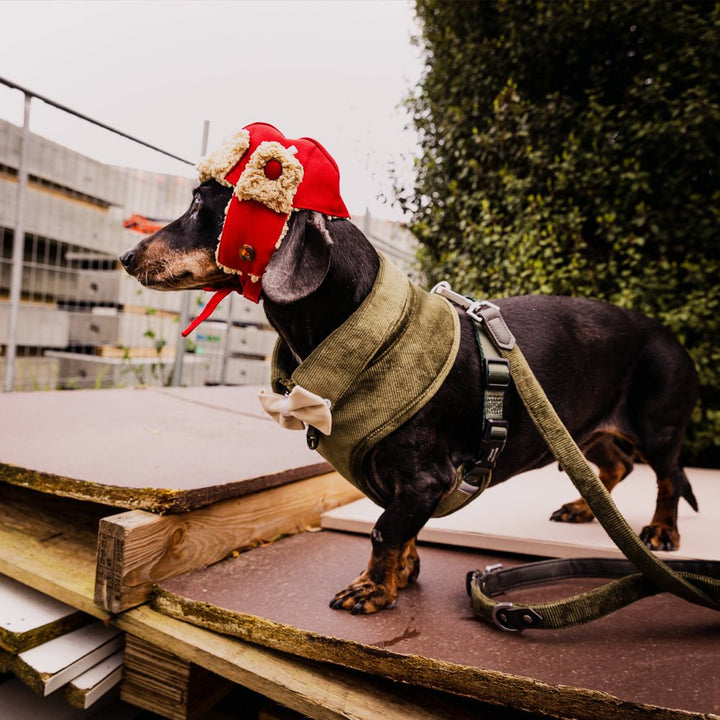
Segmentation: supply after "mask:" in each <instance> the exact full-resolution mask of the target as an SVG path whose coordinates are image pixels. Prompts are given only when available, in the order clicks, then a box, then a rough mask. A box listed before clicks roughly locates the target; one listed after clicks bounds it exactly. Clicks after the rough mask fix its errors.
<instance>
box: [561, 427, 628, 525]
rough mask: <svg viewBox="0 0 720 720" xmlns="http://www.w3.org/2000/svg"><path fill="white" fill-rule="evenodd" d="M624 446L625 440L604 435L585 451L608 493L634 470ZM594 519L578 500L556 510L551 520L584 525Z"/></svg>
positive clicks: (586, 506)
mask: <svg viewBox="0 0 720 720" xmlns="http://www.w3.org/2000/svg"><path fill="white" fill-rule="evenodd" d="M623 445H625V442H624V441H623V440H619V439H617V438H615V437H614V436H612V435H610V434H608V433H603V434H602V435H600V436H599V437H598V438H597V440H596V441H595V442H594V443H593V444H592V445H591V446H590V447H589V448H588V449H587V450H585V457H586V458H587V459H588V460H589V461H590V462H592V463H595V465H597V467H598V474H599V477H600V480H601V481H602V483H603V485H605V487H606V488H607V490H608V492H611V491H612V489H613V488H614V487H615V486H616V485H617V484H618V483H619V482H620V481H621V480H623V479H624V478H626V477H627V476H628V475H629V474H630V473H631V472H632V469H633V461H632V457H631V456H630V454H629V453H628V452H626V451H625V449H624V448H623V447H622V446H623ZM628 450H631V449H630V448H628ZM594 517H595V515H594V514H593V511H592V510H591V509H590V508H589V507H588V504H587V503H586V502H585V500H584V499H583V498H578V499H577V500H574V501H573V502H569V503H565V504H564V505H563V506H562V507H560V508H558V509H557V510H555V512H553V514H552V515H551V516H550V519H551V520H555V521H556V522H572V523H583V522H590V521H591V520H592V519H593V518H594Z"/></svg>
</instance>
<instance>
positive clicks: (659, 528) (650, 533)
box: [640, 524, 680, 552]
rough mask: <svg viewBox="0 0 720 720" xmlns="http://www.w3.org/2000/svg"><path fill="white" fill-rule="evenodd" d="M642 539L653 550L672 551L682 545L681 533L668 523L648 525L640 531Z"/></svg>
mask: <svg viewBox="0 0 720 720" xmlns="http://www.w3.org/2000/svg"><path fill="white" fill-rule="evenodd" d="M640 539H641V540H642V541H643V542H644V543H645V545H647V547H649V548H650V549H651V550H666V551H670V552H671V551H673V550H677V549H678V548H679V547H680V533H679V532H678V531H677V528H672V527H669V526H667V525H652V524H651V525H646V526H645V527H644V528H643V529H642V530H641V531H640Z"/></svg>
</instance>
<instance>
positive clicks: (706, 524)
mask: <svg viewBox="0 0 720 720" xmlns="http://www.w3.org/2000/svg"><path fill="white" fill-rule="evenodd" d="M686 472H687V475H688V478H689V479H690V483H691V485H692V487H693V490H694V492H695V497H696V498H697V500H698V504H699V506H700V512H699V513H695V512H694V511H693V510H692V508H691V507H690V506H689V505H688V504H687V503H686V502H685V501H684V500H681V501H680V507H679V511H678V527H679V529H680V535H681V545H680V550H678V551H676V552H658V553H657V554H658V556H660V557H663V558H666V559H671V558H677V559H681V558H701V559H704V560H720V471H718V470H705V469H698V468H690V469H686ZM655 496H656V485H655V475H654V473H653V472H652V470H651V469H650V468H649V467H647V466H646V465H636V466H635V469H634V470H633V472H632V474H631V475H629V476H628V477H627V478H626V479H625V480H623V481H622V482H621V483H620V484H619V485H618V486H617V487H616V488H615V489H614V490H613V492H612V497H613V499H614V500H615V504H616V505H617V506H618V509H619V510H620V512H621V513H622V514H623V515H624V517H625V519H626V520H627V521H628V523H629V524H630V526H631V527H632V528H633V529H634V530H635V531H636V532H640V530H641V529H642V528H643V527H644V526H645V525H647V524H648V523H649V522H650V519H651V518H652V514H653V512H654V509H655ZM577 497H578V492H577V490H576V489H575V487H574V486H573V484H572V482H571V481H570V479H569V478H568V477H567V475H565V473H563V472H560V471H559V470H558V468H557V465H548V466H546V467H544V468H541V469H539V470H533V471H530V472H527V473H523V474H521V475H517V476H516V477H514V478H511V479H510V480H508V481H507V482H504V483H502V484H500V485H498V486H497V487H493V488H490V489H488V490H486V491H485V493H484V494H483V495H482V496H480V497H479V498H477V499H475V500H474V501H473V502H472V503H470V505H468V506H466V507H465V508H463V509H462V510H458V511H457V512H456V513H454V514H452V515H448V516H447V517H444V518H433V519H431V520H430V521H429V522H428V523H427V525H426V526H425V527H424V528H423V529H422V530H421V532H420V534H419V535H418V539H419V540H421V541H425V542H434V543H441V544H445V545H454V546H460V547H468V548H478V549H485V550H493V551H500V552H508V553H517V554H522V555H539V556H543V557H563V558H570V557H622V553H621V552H620V551H619V550H618V549H617V547H616V546H615V544H614V543H613V541H612V540H611V539H610V538H609V537H608V536H607V534H606V533H605V530H603V528H602V527H601V526H600V524H599V523H598V522H597V521H596V520H595V521H593V522H590V523H582V524H575V523H561V522H551V521H550V520H549V517H550V515H551V513H552V512H553V511H555V510H557V509H558V508H559V507H560V506H561V505H563V504H564V503H566V502H570V501H572V500H575V499H577ZM381 512H382V510H381V509H380V508H378V507H377V506H376V505H374V504H373V503H372V502H371V501H370V500H367V499H363V500H358V501H357V502H354V503H350V504H349V505H344V506H341V507H338V508H335V509H334V510H330V511H328V512H326V513H324V514H323V516H322V518H321V524H322V527H324V528H328V529H332V530H345V531H348V532H356V533H362V534H369V533H370V531H371V530H372V527H373V525H374V524H375V522H376V520H377V518H378V517H379V516H380V513H381Z"/></svg>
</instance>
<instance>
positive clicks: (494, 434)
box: [475, 418, 508, 468]
mask: <svg viewBox="0 0 720 720" xmlns="http://www.w3.org/2000/svg"><path fill="white" fill-rule="evenodd" d="M507 435H508V422H507V420H500V419H499V418H488V419H487V420H486V421H485V431H484V433H483V438H482V440H481V441H480V453H479V455H480V457H479V459H478V460H477V462H476V463H475V464H476V465H482V466H483V467H491V468H492V467H495V463H496V462H497V458H498V455H500V453H501V452H502V450H503V448H504V447H505V443H506V442H507Z"/></svg>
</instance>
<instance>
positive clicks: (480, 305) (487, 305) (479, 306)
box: [465, 300, 500, 325]
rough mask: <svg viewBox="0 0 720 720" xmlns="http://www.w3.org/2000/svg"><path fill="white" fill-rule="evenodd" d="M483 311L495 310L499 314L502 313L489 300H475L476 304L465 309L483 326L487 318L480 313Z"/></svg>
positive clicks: (471, 304)
mask: <svg viewBox="0 0 720 720" xmlns="http://www.w3.org/2000/svg"><path fill="white" fill-rule="evenodd" d="M483 309H487V310H495V311H497V312H498V313H499V312H500V308H499V307H498V306H497V305H495V303H491V302H490V301H489V300H475V302H472V303H470V306H469V307H468V308H466V309H465V312H466V313H467V314H468V315H469V316H470V317H471V318H472V319H473V320H474V321H475V322H476V323H480V324H481V325H483V324H485V317H484V316H483V315H482V314H481V313H480V310H483Z"/></svg>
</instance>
